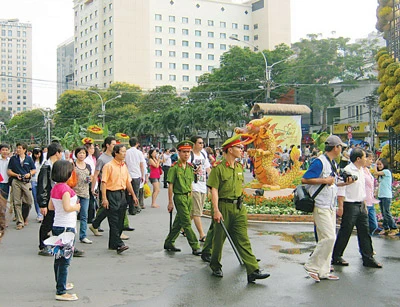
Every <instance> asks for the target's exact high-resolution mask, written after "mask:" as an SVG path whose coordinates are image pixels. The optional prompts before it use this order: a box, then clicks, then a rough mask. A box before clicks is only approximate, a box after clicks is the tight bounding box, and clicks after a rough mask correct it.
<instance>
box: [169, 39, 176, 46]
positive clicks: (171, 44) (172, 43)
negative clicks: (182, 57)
mask: <svg viewBox="0 0 400 307" xmlns="http://www.w3.org/2000/svg"><path fill="white" fill-rule="evenodd" d="M168 44H169V45H170V46H175V45H176V41H175V40H174V39H170V40H168Z"/></svg>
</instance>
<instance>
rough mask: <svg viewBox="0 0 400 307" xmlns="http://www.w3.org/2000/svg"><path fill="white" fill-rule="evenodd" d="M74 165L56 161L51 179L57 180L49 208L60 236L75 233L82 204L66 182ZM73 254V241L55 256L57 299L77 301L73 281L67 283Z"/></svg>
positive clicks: (54, 230)
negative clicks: (72, 292) (73, 291)
mask: <svg viewBox="0 0 400 307" xmlns="http://www.w3.org/2000/svg"><path fill="white" fill-rule="evenodd" d="M73 168H74V166H73V164H72V163H71V162H69V161H67V160H60V161H57V162H55V163H54V165H53V169H52V171H51V179H52V180H53V181H54V182H57V183H56V185H55V186H54V187H53V189H52V190H51V194H50V196H51V199H50V203H49V209H50V210H54V223H53V235H55V236H58V235H60V234H62V233H63V232H73V233H75V227H76V216H77V211H79V210H80V207H81V206H80V205H79V203H77V196H76V194H75V192H74V191H73V190H72V189H71V188H70V187H69V186H68V185H67V184H66V181H67V180H68V179H69V177H71V173H72V170H73ZM72 254H73V243H72V250H71V248H64V249H63V248H62V247H61V248H60V251H58V252H57V254H55V258H54V274H55V277H56V283H57V284H56V291H57V292H56V300H59V301H76V300H77V299H78V297H77V296H76V294H69V293H67V290H72V288H73V287H74V286H73V284H72V283H68V284H67V276H68V267H69V264H70V262H71V257H72Z"/></svg>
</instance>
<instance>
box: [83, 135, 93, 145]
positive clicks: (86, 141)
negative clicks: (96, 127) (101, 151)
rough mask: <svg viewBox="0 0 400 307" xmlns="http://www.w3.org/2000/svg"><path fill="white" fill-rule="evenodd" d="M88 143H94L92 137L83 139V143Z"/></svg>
mask: <svg viewBox="0 0 400 307" xmlns="http://www.w3.org/2000/svg"><path fill="white" fill-rule="evenodd" d="M88 143H92V144H93V143H94V140H93V139H92V138H87V137H86V138H83V139H82V144H88Z"/></svg>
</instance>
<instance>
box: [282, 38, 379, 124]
mask: <svg viewBox="0 0 400 307" xmlns="http://www.w3.org/2000/svg"><path fill="white" fill-rule="evenodd" d="M349 41H350V39H349V38H343V37H339V38H326V39H320V38H319V36H318V35H316V34H309V35H308V36H307V39H302V40H301V41H300V42H297V43H295V44H293V50H294V51H295V53H296V55H297V59H296V61H293V62H292V63H291V64H290V65H291V67H290V68H289V69H288V70H287V71H286V72H285V78H286V79H287V82H288V83H291V84H293V85H297V86H298V92H297V94H298V98H299V100H300V101H301V102H302V103H305V102H308V103H309V104H310V106H311V108H312V109H314V110H315V109H319V110H322V111H323V114H324V116H323V128H326V125H327V118H326V113H327V112H326V111H327V108H328V106H332V105H334V104H335V102H336V97H337V96H338V95H340V94H341V93H343V92H344V91H346V90H350V89H352V88H354V87H356V83H357V80H360V79H364V80H365V79H370V78H373V76H372V74H371V73H372V71H373V56H374V54H375V53H376V51H377V49H378V47H377V40H368V39H363V40H359V41H357V42H356V43H349ZM335 82H336V83H338V82H341V83H342V88H341V89H340V90H339V91H338V92H336V93H335V92H334V91H333V88H332V87H331V86H330V84H331V83H335Z"/></svg>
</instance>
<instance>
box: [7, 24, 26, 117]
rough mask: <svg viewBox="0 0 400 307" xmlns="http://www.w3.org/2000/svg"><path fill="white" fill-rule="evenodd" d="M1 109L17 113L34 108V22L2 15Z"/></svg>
mask: <svg viewBox="0 0 400 307" xmlns="http://www.w3.org/2000/svg"><path fill="white" fill-rule="evenodd" d="M0 39H1V49H0V58H1V66H0V75H1V81H0V84H1V88H0V91H1V95H0V107H1V110H4V111H9V112H10V113H11V114H15V113H18V112H21V111H27V110H31V109H32V25H31V24H30V23H22V22H19V20H18V19H0Z"/></svg>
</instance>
